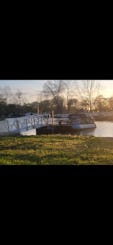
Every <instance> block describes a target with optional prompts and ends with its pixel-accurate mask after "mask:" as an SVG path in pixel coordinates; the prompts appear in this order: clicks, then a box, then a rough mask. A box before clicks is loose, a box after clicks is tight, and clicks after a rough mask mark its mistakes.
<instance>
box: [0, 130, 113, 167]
mask: <svg viewBox="0 0 113 245" xmlns="http://www.w3.org/2000/svg"><path fill="white" fill-rule="evenodd" d="M0 164H8V165H10V164H14V165H17V164H19V165H25V164H30V165H38V164H40V165H64V164H66V165H70V164H74V165H79V164H80V165H81V164H83V165H86V164H90V165H95V164H96V165H97V164H101V165H102V164H113V138H96V137H92V136H71V135H40V136H24V137H22V136H20V137H0Z"/></svg>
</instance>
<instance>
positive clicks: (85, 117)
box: [69, 113, 96, 130]
mask: <svg viewBox="0 0 113 245" xmlns="http://www.w3.org/2000/svg"><path fill="white" fill-rule="evenodd" d="M69 121H70V124H71V126H72V128H73V129H79V130H80V129H81V130H82V129H90V128H96V124H95V121H94V118H93V117H91V116H90V115H89V114H86V113H76V114H70V115H69Z"/></svg>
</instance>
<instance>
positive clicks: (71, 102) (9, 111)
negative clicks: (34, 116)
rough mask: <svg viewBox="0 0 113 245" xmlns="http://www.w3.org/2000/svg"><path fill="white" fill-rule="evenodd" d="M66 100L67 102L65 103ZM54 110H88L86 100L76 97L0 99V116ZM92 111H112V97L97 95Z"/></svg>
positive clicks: (66, 111) (71, 111)
mask: <svg viewBox="0 0 113 245" xmlns="http://www.w3.org/2000/svg"><path fill="white" fill-rule="evenodd" d="M66 102H67V103H66ZM52 110H54V113H55V114H57V113H58V114H59V113H75V112H76V111H77V110H84V111H89V104H88V101H87V100H81V101H79V100H78V99H76V98H73V99H68V101H66V100H65V99H64V98H63V97H61V96H59V97H58V96H57V97H54V99H48V100H43V101H41V102H40V103H39V102H36V101H35V102H32V103H24V104H23V105H21V104H16V103H13V104H8V103H7V102H6V101H4V100H0V118H1V119H4V118H6V117H18V116H24V115H25V114H26V113H50V112H51V111H52ZM92 111H95V112H97V111H98V112H107V111H113V97H111V98H104V97H103V96H101V95H100V96H97V97H96V99H95V100H94V102H93V105H92Z"/></svg>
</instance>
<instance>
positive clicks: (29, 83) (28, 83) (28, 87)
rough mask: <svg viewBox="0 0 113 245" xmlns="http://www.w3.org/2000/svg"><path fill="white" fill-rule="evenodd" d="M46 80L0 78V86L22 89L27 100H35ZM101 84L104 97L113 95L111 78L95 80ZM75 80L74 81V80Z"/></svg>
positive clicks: (12, 89)
mask: <svg viewBox="0 0 113 245" xmlns="http://www.w3.org/2000/svg"><path fill="white" fill-rule="evenodd" d="M46 81H47V80H0V88H1V87H2V88H3V87H6V86H9V87H10V88H11V91H12V93H14V92H16V91H17V90H20V91H22V92H23V93H25V95H26V96H27V99H28V100H29V102H31V101H34V100H36V98H37V94H38V93H39V92H40V91H41V90H42V89H43V85H44V83H45V82H46ZM97 81H98V82H99V83H100V84H101V85H102V89H101V94H103V96H104V97H110V96H113V80H97ZM74 82H76V81H74Z"/></svg>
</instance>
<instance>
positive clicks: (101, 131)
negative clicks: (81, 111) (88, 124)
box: [78, 121, 113, 137]
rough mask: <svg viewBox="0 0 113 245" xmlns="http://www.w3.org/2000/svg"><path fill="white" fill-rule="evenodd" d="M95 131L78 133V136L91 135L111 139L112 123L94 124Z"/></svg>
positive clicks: (89, 130) (112, 134) (112, 135)
mask: <svg viewBox="0 0 113 245" xmlns="http://www.w3.org/2000/svg"><path fill="white" fill-rule="evenodd" d="M95 123H96V126H97V127H96V128H95V129H86V130H83V131H81V132H80V133H78V134H79V135H91V136H95V137H113V122H108V121H106V122H105V121H104V122H103V121H102V122H100V121H99V122H95Z"/></svg>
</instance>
